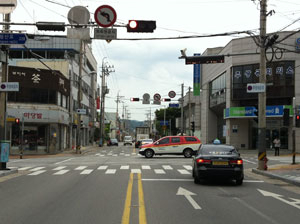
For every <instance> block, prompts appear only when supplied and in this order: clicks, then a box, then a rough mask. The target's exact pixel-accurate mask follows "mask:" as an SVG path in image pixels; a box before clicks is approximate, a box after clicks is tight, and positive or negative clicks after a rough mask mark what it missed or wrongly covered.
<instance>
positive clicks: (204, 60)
mask: <svg viewBox="0 0 300 224" xmlns="http://www.w3.org/2000/svg"><path fill="white" fill-rule="evenodd" d="M224 61H225V59H224V55H210V56H191V57H185V64H186V65H190V64H215V63H224Z"/></svg>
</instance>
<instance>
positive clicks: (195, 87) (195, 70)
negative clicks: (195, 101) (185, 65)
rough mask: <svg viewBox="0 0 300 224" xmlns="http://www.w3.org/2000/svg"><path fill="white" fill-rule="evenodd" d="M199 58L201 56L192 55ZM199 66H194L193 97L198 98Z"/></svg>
mask: <svg viewBox="0 0 300 224" xmlns="http://www.w3.org/2000/svg"><path fill="white" fill-rule="evenodd" d="M194 56H201V54H194ZM200 80H201V64H194V88H193V89H194V96H200Z"/></svg>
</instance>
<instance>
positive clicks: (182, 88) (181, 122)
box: [180, 83, 184, 135]
mask: <svg viewBox="0 0 300 224" xmlns="http://www.w3.org/2000/svg"><path fill="white" fill-rule="evenodd" d="M183 91H184V84H183V83H182V84H181V100H180V101H181V121H180V124H181V125H180V127H181V135H183V101H184V100H183Z"/></svg>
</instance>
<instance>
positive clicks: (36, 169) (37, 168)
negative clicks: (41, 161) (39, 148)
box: [29, 167, 45, 172]
mask: <svg viewBox="0 0 300 224" xmlns="http://www.w3.org/2000/svg"><path fill="white" fill-rule="evenodd" d="M44 168H45V167H36V168H34V169H31V170H29V171H31V172H34V171H38V170H42V169H44Z"/></svg>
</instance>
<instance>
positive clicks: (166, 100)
mask: <svg viewBox="0 0 300 224" xmlns="http://www.w3.org/2000/svg"><path fill="white" fill-rule="evenodd" d="M162 100H163V101H164V102H170V101H171V99H170V98H163V99H162Z"/></svg>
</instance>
